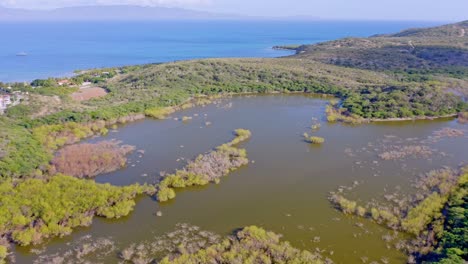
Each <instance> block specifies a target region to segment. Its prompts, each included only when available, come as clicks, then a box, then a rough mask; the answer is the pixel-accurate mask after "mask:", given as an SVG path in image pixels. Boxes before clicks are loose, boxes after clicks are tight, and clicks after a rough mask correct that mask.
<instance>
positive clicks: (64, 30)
mask: <svg viewBox="0 0 468 264" xmlns="http://www.w3.org/2000/svg"><path fill="white" fill-rule="evenodd" d="M438 24H444V22H440V23H436V22H415V21H406V22H376V21H367V22H359V21H353V22H350V21H315V22H313V21H308V22H285V21H255V22H254V21H242V22H241V21H179V22H175V21H170V22H169V21H165V22H163V21H159V22H74V23H73V22H65V23H64V22H24V23H0V36H2V37H1V40H0V82H13V81H31V80H33V79H36V78H47V77H58V76H65V75H72V74H73V71H74V70H77V69H89V68H98V67H109V66H122V65H133V64H143V63H157V62H168V61H176V60H186V59H197V58H209V57H278V56H285V55H290V54H292V52H291V51H277V50H273V49H272V46H275V45H285V44H307V43H316V42H322V41H327V40H333V39H337V38H342V37H350V36H355V37H365V36H370V35H373V34H378V33H391V32H396V31H400V30H403V29H406V28H410V27H425V26H435V25H438ZM20 53H26V54H27V56H17V55H18V54H20Z"/></svg>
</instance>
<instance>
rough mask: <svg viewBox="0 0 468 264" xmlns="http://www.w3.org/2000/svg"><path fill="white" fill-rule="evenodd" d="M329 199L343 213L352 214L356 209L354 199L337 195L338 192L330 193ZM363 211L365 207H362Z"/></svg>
mask: <svg viewBox="0 0 468 264" xmlns="http://www.w3.org/2000/svg"><path fill="white" fill-rule="evenodd" d="M330 201H331V202H332V203H333V204H334V205H335V206H337V207H338V209H339V210H341V211H342V212H343V213H345V214H354V213H355V212H356V210H357V209H356V207H357V203H356V202H355V201H350V200H348V199H346V198H344V197H343V196H341V195H338V194H334V195H332V196H331V197H330ZM359 207H360V206H359ZM361 208H362V207H361ZM363 209H364V208H363ZM364 212H365V209H364Z"/></svg>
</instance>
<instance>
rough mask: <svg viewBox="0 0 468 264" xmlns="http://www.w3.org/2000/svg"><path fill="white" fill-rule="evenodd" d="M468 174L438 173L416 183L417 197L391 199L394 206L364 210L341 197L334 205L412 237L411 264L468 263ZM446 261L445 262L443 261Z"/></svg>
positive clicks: (336, 196)
mask: <svg viewBox="0 0 468 264" xmlns="http://www.w3.org/2000/svg"><path fill="white" fill-rule="evenodd" d="M467 186H468V170H467V168H464V169H462V170H461V171H460V172H455V171H453V170H451V169H441V170H435V171H431V172H429V173H427V174H426V175H424V176H423V177H421V178H420V179H419V180H418V181H417V182H416V183H415V187H416V193H415V194H413V195H411V196H408V197H402V198H397V196H396V195H390V196H388V197H389V199H390V202H391V204H388V205H384V204H379V205H375V204H369V205H367V206H360V205H358V203H357V202H355V201H351V200H348V199H346V198H345V197H343V196H342V195H340V194H338V193H332V195H331V197H330V201H331V202H332V203H333V204H334V205H335V206H336V207H337V208H338V209H340V210H341V211H342V212H343V213H346V214H355V215H358V216H361V217H368V218H370V219H372V220H374V221H376V222H378V223H381V224H384V225H386V226H388V227H389V228H392V229H395V230H401V231H404V232H407V233H410V234H412V235H413V236H414V239H413V240H411V241H408V244H407V245H406V246H405V249H406V250H407V252H408V253H409V254H410V258H409V260H408V262H409V263H413V262H414V261H415V260H417V261H421V260H425V261H428V262H433V261H438V260H441V259H445V260H444V261H445V262H442V263H464V262H463V258H465V259H466V256H467V251H466V249H467V247H466V235H467V234H468V226H467V223H466V222H467V221H466V217H467V215H466V205H467V203H466V199H467V198H466V197H467V195H466V194H467V192H468V190H467ZM441 261H442V260H441Z"/></svg>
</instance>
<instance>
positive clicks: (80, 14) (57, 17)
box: [0, 5, 248, 21]
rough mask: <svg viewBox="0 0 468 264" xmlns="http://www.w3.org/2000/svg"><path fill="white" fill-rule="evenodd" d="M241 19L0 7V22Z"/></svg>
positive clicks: (181, 12) (113, 9) (158, 11)
mask: <svg viewBox="0 0 468 264" xmlns="http://www.w3.org/2000/svg"><path fill="white" fill-rule="evenodd" d="M241 18H242V19H245V18H248V17H245V16H241V15H235V14H217V13H209V12H203V11H195V10H188V9H182V8H168V7H143V6H131V5H115V6H80V7H66V8H58V9H53V10H29V9H15V8H4V7H0V21H84V20H86V21H104V20H114V21H116V20H117V21H119V20H121V21H124V20H126V21H129V20H210V19H212V20H214V19H241Z"/></svg>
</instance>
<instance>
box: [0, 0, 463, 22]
mask: <svg viewBox="0 0 468 264" xmlns="http://www.w3.org/2000/svg"><path fill="white" fill-rule="evenodd" d="M115 5H131V6H141V7H173V8H183V9H187V10H195V11H202V12H208V13H212V14H228V15H239V16H245V17H264V18H301V17H302V18H309V19H310V18H315V19H327V20H388V21H411V20H412V21H440V22H442V21H446V22H453V21H462V20H466V19H468V17H467V15H466V12H465V11H466V10H468V1H465V0H447V1H444V3H443V4H441V3H439V2H435V1H432V2H427V1H424V0H413V1H411V2H408V1H404V0H391V1H390V0H382V1H378V2H376V1H372V0H359V1H358V0H349V1H345V0H312V1H311V0H292V1H288V2H284V1H281V2H279V1H276V2H272V1H267V0H254V1H248V2H247V1H243V0H65V1H63V0H62V1H58V0H0V7H5V8H18V9H30V10H50V9H57V8H64V7H82V6H115ZM464 10H465V11H464ZM0 15H1V14H0Z"/></svg>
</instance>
